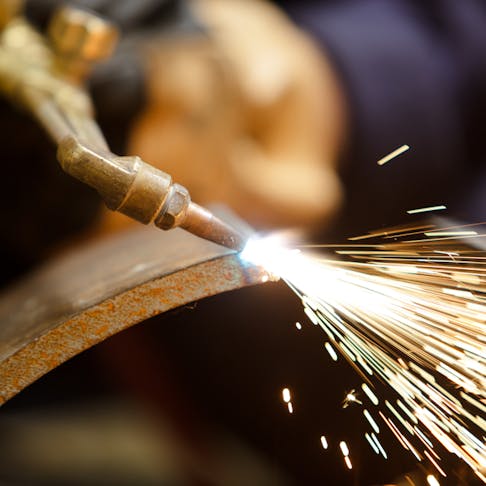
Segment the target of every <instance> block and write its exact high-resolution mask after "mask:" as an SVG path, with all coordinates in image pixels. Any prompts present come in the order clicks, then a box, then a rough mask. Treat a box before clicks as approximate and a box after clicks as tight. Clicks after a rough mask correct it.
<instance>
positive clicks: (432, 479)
mask: <svg viewBox="0 0 486 486" xmlns="http://www.w3.org/2000/svg"><path fill="white" fill-rule="evenodd" d="M427 482H428V483H429V485H430V486H440V483H439V481H438V480H437V478H436V477H435V476H434V475H432V474H429V475H428V476H427Z"/></svg>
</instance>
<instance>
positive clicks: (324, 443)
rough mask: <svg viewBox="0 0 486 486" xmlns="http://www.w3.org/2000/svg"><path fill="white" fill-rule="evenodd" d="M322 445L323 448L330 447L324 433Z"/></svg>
mask: <svg viewBox="0 0 486 486" xmlns="http://www.w3.org/2000/svg"><path fill="white" fill-rule="evenodd" d="M321 445H322V448H323V449H327V448H328V447H329V444H328V443H327V439H326V438H325V437H324V436H323V435H321Z"/></svg>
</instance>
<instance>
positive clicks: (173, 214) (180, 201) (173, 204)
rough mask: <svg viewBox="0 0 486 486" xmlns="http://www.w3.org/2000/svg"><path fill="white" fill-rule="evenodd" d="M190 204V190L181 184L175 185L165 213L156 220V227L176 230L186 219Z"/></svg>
mask: <svg viewBox="0 0 486 486" xmlns="http://www.w3.org/2000/svg"><path fill="white" fill-rule="evenodd" d="M190 202H191V197H190V196H189V192H188V190H187V189H186V188H185V187H183V186H181V185H179V184H173V185H172V188H171V193H170V194H169V200H168V202H167V205H166V207H165V211H164V212H163V213H162V214H161V215H160V216H159V217H158V218H157V219H156V221H155V225H156V226H158V227H159V228H162V229H170V228H176V227H177V226H179V224H180V223H181V222H182V220H183V219H184V216H185V214H186V210H187V208H188V206H189V204H190Z"/></svg>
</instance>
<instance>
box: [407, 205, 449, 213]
mask: <svg viewBox="0 0 486 486" xmlns="http://www.w3.org/2000/svg"><path fill="white" fill-rule="evenodd" d="M443 209H447V207H446V206H444V205H443V204H441V205H440V206H429V207H428V208H420V209H409V210H408V211H407V214H418V213H428V212H429V211H442V210H443Z"/></svg>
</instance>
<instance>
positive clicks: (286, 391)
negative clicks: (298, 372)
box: [282, 388, 292, 403]
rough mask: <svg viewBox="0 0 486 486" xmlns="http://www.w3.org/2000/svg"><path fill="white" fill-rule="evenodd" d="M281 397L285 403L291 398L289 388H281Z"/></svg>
mask: <svg viewBox="0 0 486 486" xmlns="http://www.w3.org/2000/svg"><path fill="white" fill-rule="evenodd" d="M282 398H283V401H284V402H285V403H289V402H290V400H291V399H292V398H291V395H290V390H289V389H288V388H284V389H283V390H282Z"/></svg>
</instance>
